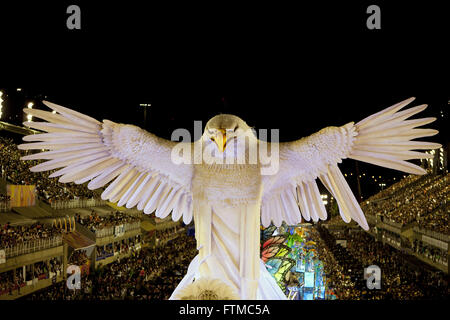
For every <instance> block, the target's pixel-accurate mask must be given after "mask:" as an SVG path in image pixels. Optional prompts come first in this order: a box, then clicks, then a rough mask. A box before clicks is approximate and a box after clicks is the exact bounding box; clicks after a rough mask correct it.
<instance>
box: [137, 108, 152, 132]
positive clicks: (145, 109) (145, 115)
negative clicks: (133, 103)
mask: <svg viewBox="0 0 450 320" xmlns="http://www.w3.org/2000/svg"><path fill="white" fill-rule="evenodd" d="M139 106H140V107H143V108H144V128H145V127H146V126H147V108H148V107H151V106H152V104H151V103H140V104H139Z"/></svg>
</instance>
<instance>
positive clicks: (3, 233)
mask: <svg viewBox="0 0 450 320" xmlns="http://www.w3.org/2000/svg"><path fill="white" fill-rule="evenodd" d="M61 233H62V230H61V229H59V228H57V227H55V226H50V225H45V224H42V223H34V224H31V225H19V226H11V225H10V224H8V223H6V224H4V225H0V248H11V247H13V246H17V245H20V244H23V243H24V242H27V241H32V240H40V239H50V238H54V237H56V236H61Z"/></svg>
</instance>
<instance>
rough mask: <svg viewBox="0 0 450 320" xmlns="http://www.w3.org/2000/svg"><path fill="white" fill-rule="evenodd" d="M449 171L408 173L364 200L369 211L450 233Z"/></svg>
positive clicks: (364, 208) (366, 211) (391, 218)
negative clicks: (449, 204)
mask: <svg viewBox="0 0 450 320" xmlns="http://www.w3.org/2000/svg"><path fill="white" fill-rule="evenodd" d="M449 197H450V183H449V174H448V173H447V174H443V175H432V174H428V175H425V176H408V177H407V178H405V179H403V180H401V181H400V182H398V183H396V184H394V185H392V186H391V187H389V188H387V189H385V190H383V191H382V192H380V193H378V194H376V195H374V196H372V197H370V198H368V199H367V200H366V201H364V202H363V203H362V204H361V208H362V209H363V211H364V212H365V213H366V214H371V215H377V214H379V215H382V216H384V217H385V218H386V219H389V220H391V221H394V222H396V223H399V224H402V225H407V224H409V223H413V222H416V223H417V224H418V225H419V226H421V227H422V228H426V229H429V230H432V231H437V232H440V233H444V234H450V228H449V224H448V221H449V207H448V203H449Z"/></svg>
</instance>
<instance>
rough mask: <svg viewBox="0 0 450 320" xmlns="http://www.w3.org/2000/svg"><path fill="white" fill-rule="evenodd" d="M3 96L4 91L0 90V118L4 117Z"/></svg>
mask: <svg viewBox="0 0 450 320" xmlns="http://www.w3.org/2000/svg"><path fill="white" fill-rule="evenodd" d="M2 96H3V91H0V119H1V118H2V109H3V101H4V100H3V99H2Z"/></svg>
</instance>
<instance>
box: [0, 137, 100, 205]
mask: <svg viewBox="0 0 450 320" xmlns="http://www.w3.org/2000/svg"><path fill="white" fill-rule="evenodd" d="M24 155H26V152H25V151H22V150H19V149H18V148H17V144H15V143H14V141H13V140H12V139H10V138H5V137H0V168H1V175H2V178H3V179H6V180H7V181H9V182H10V183H12V184H19V185H35V186H36V191H37V194H38V196H39V197H40V198H42V199H46V200H47V201H49V202H52V201H55V200H72V199H81V198H83V199H90V198H93V197H94V196H95V194H94V193H93V192H92V191H91V190H89V189H88V188H87V187H86V186H85V185H77V184H75V183H66V184H61V183H60V182H58V178H49V177H48V176H49V175H50V174H51V172H53V171H56V170H53V171H51V172H50V173H49V172H31V171H30V168H31V167H33V166H35V165H37V164H39V163H40V162H41V161H37V160H28V161H22V160H20V157H21V156H24Z"/></svg>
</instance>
